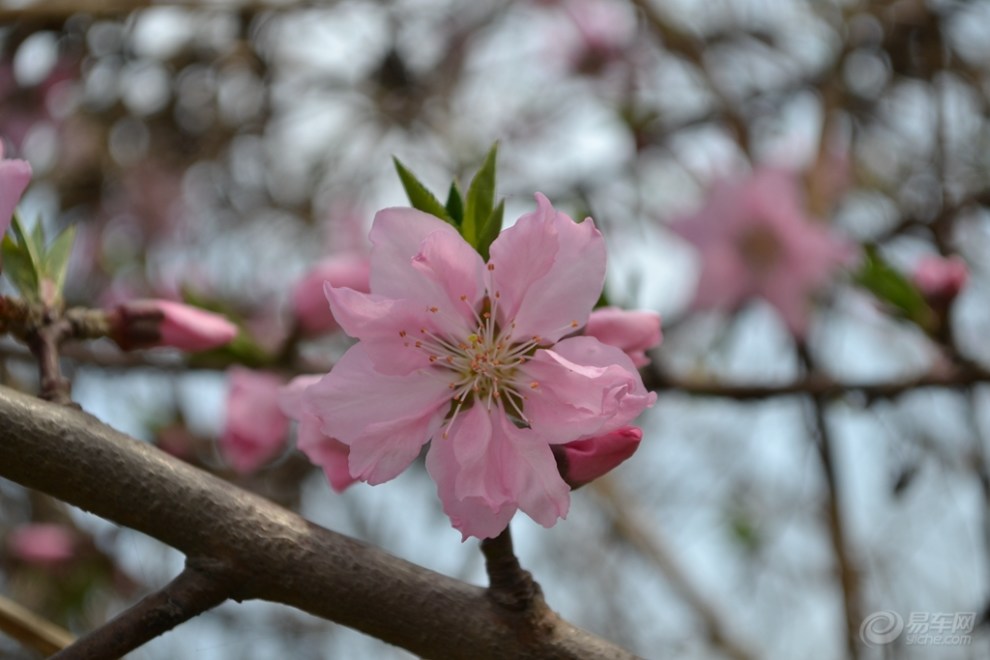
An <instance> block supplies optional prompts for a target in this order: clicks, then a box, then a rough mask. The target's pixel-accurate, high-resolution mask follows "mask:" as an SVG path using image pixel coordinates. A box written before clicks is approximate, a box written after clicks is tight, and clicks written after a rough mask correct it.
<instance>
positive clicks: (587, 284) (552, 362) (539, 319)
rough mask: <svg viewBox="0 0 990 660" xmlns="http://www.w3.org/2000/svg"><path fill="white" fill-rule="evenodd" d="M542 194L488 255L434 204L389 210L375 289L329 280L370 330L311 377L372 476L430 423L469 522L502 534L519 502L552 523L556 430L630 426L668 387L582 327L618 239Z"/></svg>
mask: <svg viewBox="0 0 990 660" xmlns="http://www.w3.org/2000/svg"><path fill="white" fill-rule="evenodd" d="M536 200H537V205H538V208H537V210H536V211H535V212H532V213H528V214H526V215H524V216H522V217H521V218H519V220H518V221H517V222H516V224H515V225H514V226H513V227H511V228H510V229H507V230H505V231H504V232H502V233H501V235H499V237H498V238H497V239H496V240H495V242H494V243H492V245H491V249H490V253H491V259H490V260H489V262H488V263H487V264H485V263H484V262H483V261H482V259H481V257H480V256H479V255H478V253H477V252H476V251H475V250H474V249H473V248H472V247H471V246H470V245H469V244H468V243H467V242H465V241H464V239H463V238H461V236H460V235H459V234H458V233H457V230H455V229H454V228H453V227H452V226H450V225H449V224H447V223H445V222H443V221H441V220H439V219H437V218H435V217H433V216H431V215H427V214H425V213H422V212H420V211H416V210H413V209H386V210H384V211H380V212H379V213H378V214H377V216H376V217H375V221H374V225H373V227H372V229H371V240H372V244H373V246H374V247H373V249H372V252H371V293H370V294H366V293H361V292H358V291H354V290H353V289H347V288H338V287H334V286H330V285H328V286H327V287H326V292H327V297H328V299H329V301H330V308H331V310H332V311H333V314H334V317H335V318H336V319H337V321H338V322H339V323H340V326H341V327H342V328H343V330H344V332H346V333H347V334H349V335H350V336H352V337H355V338H357V339H358V340H359V342H358V343H357V344H356V345H354V346H353V347H351V348H350V349H349V350H348V351H347V352H346V353H345V354H344V356H343V357H342V358H341V359H340V361H339V362H338V363H337V365H336V366H335V367H334V369H333V370H332V371H331V372H330V373H329V374H328V375H327V376H325V377H324V378H323V379H322V380H320V381H319V382H318V383H317V384H315V385H313V386H311V387H310V388H309V389H307V390H306V406H307V408H308V410H309V411H310V412H311V413H312V414H313V415H315V416H316V417H317V418H318V419H319V420H320V423H321V428H322V431H323V433H324V434H326V435H328V436H331V437H334V438H338V439H339V440H340V441H341V442H342V443H343V444H345V445H347V446H348V447H349V448H350V455H349V472H350V474H351V475H352V476H353V477H355V478H356V479H360V480H362V481H367V482H368V483H371V484H379V483H382V482H384V481H388V480H389V479H392V478H394V477H395V476H397V475H398V474H399V473H400V472H402V471H403V470H404V469H405V468H406V467H408V466H409V464H410V463H412V461H413V460H414V459H415V458H416V456H418V455H419V453H420V449H421V448H422V446H423V445H424V444H426V443H427V442H429V441H430V440H431V439H432V443H431V445H430V449H429V452H428V454H427V456H426V467H427V470H428V471H429V473H430V475H431V476H432V477H433V479H434V481H435V482H436V484H437V492H438V494H439V496H440V500H441V503H442V504H443V508H444V511H445V512H446V513H447V515H448V516H449V517H450V519H451V521H452V523H453V525H454V527H456V528H457V529H459V530H460V531H461V532H462V534H463V535H464V537H465V538H467V537H468V536H476V537H479V538H488V537H493V536H496V535H497V534H499V533H500V532H501V531H502V530H503V529H505V527H506V525H508V523H509V520H510V519H511V518H512V516H513V514H514V513H515V512H516V510H517V509H522V510H523V511H524V512H525V513H526V514H527V515H529V516H530V517H531V518H532V519H533V520H535V521H536V522H538V523H540V524H541V525H543V526H545V527H550V526H552V525H554V524H555V523H556V521H557V520H558V519H559V518H562V517H564V516H566V515H567V510H568V507H569V505H570V489H569V488H568V486H567V484H566V483H565V482H564V480H563V479H562V478H561V476H560V474H559V472H558V470H557V465H556V462H555V460H554V457H553V452H552V451H551V445H555V444H564V443H567V442H571V441H574V440H579V439H581V438H587V437H595V436H600V435H604V434H607V433H610V432H612V431H615V430H617V429H620V428H623V427H625V426H627V425H628V424H629V422H631V421H632V420H633V419H634V418H635V417H637V416H638V415H639V414H640V413H641V412H642V411H643V409H644V408H646V407H648V406H650V405H652V404H653V402H654V401H655V400H656V395H655V394H653V393H651V392H647V391H646V389H645V388H644V387H643V382H642V380H641V379H640V377H639V373H638V372H637V371H636V367H635V365H634V364H633V363H632V360H630V359H629V357H628V356H627V355H626V354H625V353H623V352H622V351H621V350H620V349H618V348H616V347H614V346H608V345H606V344H603V343H601V342H600V341H598V340H597V339H595V338H594V337H584V336H577V337H569V335H572V334H574V332H575V331H577V330H579V329H580V328H581V327H583V326H584V325H585V324H586V323H587V321H588V317H589V315H590V313H591V309H592V307H593V305H594V304H595V301H596V300H597V299H598V297H599V294H600V293H601V289H602V284H603V281H604V277H605V242H604V240H603V239H602V236H601V234H600V233H599V232H598V230H597V229H596V228H595V225H594V222H593V221H592V220H591V219H588V220H585V221H584V222H583V223H580V224H578V223H575V222H574V221H573V220H571V219H570V218H569V217H567V216H566V215H564V214H563V213H560V212H558V211H556V210H555V209H554V208H553V206H551V204H550V202H549V201H548V200H547V198H546V197H544V196H543V195H540V194H538V195H537V196H536ZM565 337H567V338H565Z"/></svg>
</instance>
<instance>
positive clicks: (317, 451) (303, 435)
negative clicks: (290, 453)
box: [278, 376, 357, 493]
mask: <svg viewBox="0 0 990 660" xmlns="http://www.w3.org/2000/svg"><path fill="white" fill-rule="evenodd" d="M320 378H321V376H299V377H297V378H294V379H293V380H292V381H291V382H290V383H289V384H288V385H286V386H285V387H283V388H282V390H281V392H280V393H279V399H278V401H279V405H280V406H281V408H282V412H283V413H285V414H286V415H287V416H288V417H290V418H292V419H294V420H296V421H298V422H299V428H298V430H297V432H296V436H297V437H296V446H297V447H298V448H299V451H301V452H302V453H304V454H306V456H307V457H308V458H309V460H311V461H312V462H313V464H314V465H319V466H320V467H321V468H323V472H324V473H325V474H326V475H327V480H328V481H329V482H330V486H331V487H332V488H333V489H334V490H335V491H337V492H338V493H340V492H343V491H344V489H345V488H347V487H348V486H350V485H351V484H353V483H354V482H355V481H357V479H355V478H354V477H352V476H351V473H350V471H349V470H348V467H347V455H348V454H349V453H350V448H349V447H348V446H347V445H345V444H344V443H342V442H341V441H339V440H336V439H334V438H331V437H330V436H327V435H324V434H323V431H322V429H321V428H320V420H319V418H317V417H316V416H315V415H313V414H312V413H310V412H309V411H308V410H306V405H305V401H304V393H305V391H306V388H308V387H309V386H310V385H313V384H315V383H316V382H317V381H319V380H320Z"/></svg>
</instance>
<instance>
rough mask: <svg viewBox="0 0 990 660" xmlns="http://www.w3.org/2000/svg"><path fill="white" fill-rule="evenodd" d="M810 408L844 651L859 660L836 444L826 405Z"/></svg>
mask: <svg viewBox="0 0 990 660" xmlns="http://www.w3.org/2000/svg"><path fill="white" fill-rule="evenodd" d="M798 353H799V355H800V357H801V361H802V363H803V364H804V366H805V368H806V369H807V370H809V371H811V370H813V369H814V361H813V359H812V357H811V354H810V352H809V351H808V350H807V347H805V346H803V345H801V346H799V350H798ZM810 398H811V406H812V412H813V417H814V430H815V433H814V436H815V440H816V442H815V447H816V449H817V450H818V452H817V453H818V457H819V460H820V462H821V468H822V474H823V476H824V477H825V502H826V504H825V516H826V520H827V522H828V534H829V539H830V540H831V542H832V552H833V554H834V555H835V563H836V570H837V571H838V574H839V575H838V577H839V584H840V586H841V588H842V607H843V612H844V615H845V628H846V635H845V637H846V649H847V651H848V652H849V658H850V659H851V660H858V659H859V657H860V645H859V642H858V634H859V627H860V623H861V622H862V619H863V615H862V598H861V594H860V578H859V569H858V568H857V566H856V562H855V561H854V559H853V557H852V553H851V551H850V548H849V541H848V539H847V538H846V529H845V522H844V520H843V515H842V506H841V501H840V497H841V495H840V487H839V478H838V475H837V468H836V464H835V444H834V442H833V440H832V433H831V429H830V428H829V425H828V419H827V418H826V408H827V405H828V404H827V402H826V401H825V400H824V399H823V397H821V396H812V397H810Z"/></svg>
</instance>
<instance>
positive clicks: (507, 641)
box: [0, 387, 633, 659]
mask: <svg viewBox="0 0 990 660" xmlns="http://www.w3.org/2000/svg"><path fill="white" fill-rule="evenodd" d="M0 476H2V477H5V478H7V479H11V480H13V481H15V482H17V483H19V484H21V485H23V486H26V487H28V488H34V489H37V490H39V491H42V492H44V493H47V494H49V495H51V496H53V497H56V498H58V499H61V500H63V501H65V502H68V503H70V504H74V505H76V506H78V507H80V508H82V509H85V510H87V511H90V512H92V513H94V514H96V515H98V516H101V517H103V518H106V519H108V520H112V521H114V522H116V523H118V524H120V525H124V526H126V527H130V528H131V529H135V530H138V531H141V532H143V533H145V534H148V535H150V536H153V537H155V538H157V539H159V540H160V541H162V542H163V543H166V544H168V545H170V546H172V547H173V548H176V549H178V550H180V551H182V552H184V553H185V554H186V555H187V557H188V558H189V561H190V562H196V565H197V566H210V565H213V566H222V567H223V568H222V571H221V572H222V573H223V577H222V579H223V580H224V583H225V584H226V585H229V593H228V594H227V595H228V596H229V597H230V598H232V599H234V600H247V599H264V600H268V601H273V602H277V603H284V604H286V605H291V606H293V607H297V608H299V609H301V610H304V611H306V612H309V613H311V614H314V615H316V616H318V617H322V618H324V619H328V620H330V621H335V622H337V623H340V624H343V625H346V626H349V627H351V628H355V629H357V630H360V631H362V632H364V633H367V634H369V635H372V636H374V637H377V638H379V639H381V640H384V641H386V642H389V643H391V644H394V645H396V646H401V647H403V648H405V649H407V650H409V651H411V652H413V653H415V654H417V655H420V656H423V657H433V658H453V657H470V658H475V659H483V658H493V659H494V658H506V657H513V658H551V659H552V658H631V657H633V656H632V655H630V654H629V653H628V652H627V651H624V650H622V649H620V648H618V647H616V646H614V645H612V644H610V643H608V642H606V641H604V640H602V639H600V638H598V637H595V636H594V635H591V634H590V633H588V632H586V631H584V630H581V629H579V628H577V627H575V626H573V625H571V624H569V623H567V622H566V621H564V620H562V619H560V618H559V617H558V616H557V615H556V614H555V613H554V612H553V611H551V610H550V609H549V608H547V607H546V605H545V604H544V603H543V602H542V599H540V600H539V601H538V602H537V603H536V606H535V607H533V608H530V609H529V610H527V611H526V612H522V613H520V612H514V611H512V610H510V609H507V608H505V607H503V606H502V605H500V604H499V602H498V599H497V598H493V597H492V594H491V593H489V591H488V590H486V589H484V588H481V587H477V586H472V585H469V584H466V583H463V582H460V581H458V580H455V579H453V578H450V577H447V576H444V575H440V574H438V573H435V572H433V571H430V570H428V569H426V568H423V567H420V566H417V565H414V564H411V563H409V562H407V561H404V560H402V559H399V558H397V557H394V556H392V555H389V554H388V553H386V552H384V551H382V550H380V549H378V548H375V547H373V546H370V545H368V544H366V543H362V542H361V541H357V540H355V539H352V538H348V537H346V536H343V535H341V534H337V533H335V532H332V531H329V530H326V529H323V528H321V527H319V526H317V525H314V524H312V523H310V522H307V521H306V520H304V519H302V518H301V517H299V516H298V515H296V514H295V513H292V512H290V511H288V510H285V509H283V508H281V507H279V506H277V505H275V504H274V503H272V502H269V501H268V500H265V499H263V498H261V497H258V496H256V495H254V494H252V493H249V492H246V491H243V490H241V489H239V488H237V487H235V486H233V485H231V484H229V483H227V482H225V481H222V480H220V479H218V478H216V477H214V476H212V475H210V474H207V473H205V472H202V471H200V470H197V469H195V468H193V467H191V466H189V465H186V464H185V463H182V462H181V461H179V460H177V459H175V458H173V457H171V456H169V455H167V454H164V453H163V452H160V451H158V450H157V449H155V448H154V447H152V446H150V445H148V444H146V443H142V442H140V441H138V440H135V439H133V438H130V437H128V436H126V435H124V434H122V433H119V432H117V431H115V430H113V429H111V428H109V427H108V426H106V425H104V424H102V423H101V422H100V421H99V420H97V419H95V418H93V417H92V416H90V415H87V414H85V413H83V412H80V411H78V410H75V409H71V408H68V407H64V406H59V405H56V404H52V403H48V402H45V401H41V400H38V399H34V398H32V397H29V396H26V395H24V394H21V393H18V392H16V391H14V390H11V389H9V388H5V387H0Z"/></svg>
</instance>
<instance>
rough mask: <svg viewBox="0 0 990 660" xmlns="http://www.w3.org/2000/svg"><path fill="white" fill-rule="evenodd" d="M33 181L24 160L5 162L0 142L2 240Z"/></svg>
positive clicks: (29, 168)
mask: <svg viewBox="0 0 990 660" xmlns="http://www.w3.org/2000/svg"><path fill="white" fill-rule="evenodd" d="M30 180H31V165H30V164H29V163H28V162H27V161H24V160H4V159H3V143H2V142H0V238H3V235H4V234H6V233H7V228H8V227H10V221H11V218H13V216H14V209H15V208H16V207H17V202H18V201H20V199H21V195H22V194H24V189H25V188H27V185H28V182H29V181H30Z"/></svg>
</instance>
